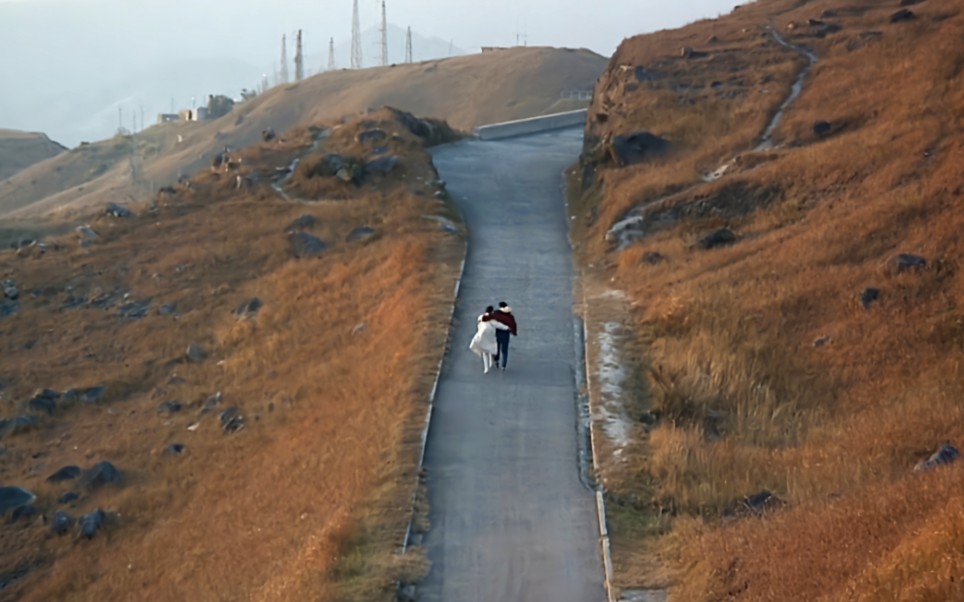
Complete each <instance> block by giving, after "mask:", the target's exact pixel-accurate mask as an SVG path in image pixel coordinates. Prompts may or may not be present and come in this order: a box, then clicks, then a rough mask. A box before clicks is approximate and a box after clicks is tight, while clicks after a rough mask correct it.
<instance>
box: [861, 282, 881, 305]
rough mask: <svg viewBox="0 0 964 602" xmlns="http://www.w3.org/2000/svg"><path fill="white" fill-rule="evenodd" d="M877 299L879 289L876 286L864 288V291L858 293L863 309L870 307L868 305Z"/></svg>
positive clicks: (878, 297)
mask: <svg viewBox="0 0 964 602" xmlns="http://www.w3.org/2000/svg"><path fill="white" fill-rule="evenodd" d="M878 299H880V289H878V288H872V287H870V288H865V289H864V292H862V293H860V304H861V305H863V306H864V309H870V306H871V305H873V304H874V302H876V301H877V300H878Z"/></svg>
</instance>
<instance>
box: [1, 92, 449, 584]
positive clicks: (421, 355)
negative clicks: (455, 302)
mask: <svg viewBox="0 0 964 602" xmlns="http://www.w3.org/2000/svg"><path fill="white" fill-rule="evenodd" d="M372 126H374V127H380V128H382V129H384V130H385V131H386V132H387V133H388V134H389V141H388V142H387V145H388V146H389V147H390V152H392V153H395V154H396V155H397V156H399V158H400V163H399V166H398V167H397V168H396V170H395V171H393V172H392V173H391V174H389V175H387V176H377V177H372V178H369V179H368V180H367V181H366V182H365V183H363V184H361V185H360V186H357V187H356V186H355V185H353V184H343V186H344V187H346V188H347V191H346V193H345V194H343V195H342V200H339V201H328V200H325V199H310V200H308V201H286V200H283V199H281V198H280V197H279V196H278V195H277V194H276V193H275V192H273V191H272V190H271V189H270V188H269V186H268V182H267V181H266V180H262V182H263V183H262V184H259V185H256V186H254V187H251V188H248V189H245V190H244V191H243V192H242V193H238V192H236V191H235V190H234V187H235V179H234V177H233V174H227V175H224V174H213V173H206V172H202V173H200V174H198V175H197V176H195V177H194V178H193V180H192V184H191V187H190V189H181V190H179V191H178V192H177V194H175V195H173V196H163V197H161V198H160V199H159V202H158V205H157V207H156V208H155V209H153V210H144V212H143V213H142V214H141V215H140V216H138V217H135V218H132V219H129V220H115V219H112V218H108V217H106V216H104V217H99V218H97V219H96V220H95V221H93V222H92V226H93V227H94V228H95V229H97V230H98V231H99V233H100V235H101V237H102V240H101V241H99V242H95V243H94V244H93V245H91V246H90V247H88V248H78V247H77V244H76V241H75V240H73V239H71V238H64V239H62V240H60V241H59V243H58V242H56V241H50V242H51V250H50V251H48V252H47V253H46V254H45V255H43V256H40V257H37V256H33V257H29V258H18V257H16V256H15V255H14V254H13V253H12V252H11V251H8V252H6V253H4V254H2V255H0V277H3V278H7V277H13V278H14V279H16V281H17V283H18V285H19V286H20V289H21V290H22V291H23V293H24V295H23V302H22V309H21V312H20V313H19V314H18V315H15V316H12V317H7V318H4V319H2V320H0V355H2V357H3V363H2V368H0V382H2V383H3V384H4V386H5V387H4V389H3V397H2V408H3V409H2V413H3V414H2V415H3V416H4V417H6V416H8V415H15V414H20V413H22V412H23V411H24V408H23V404H24V402H25V400H26V399H29V397H30V395H31V394H32V392H33V391H34V389H36V388H38V387H51V388H55V389H61V390H62V389H66V388H68V387H78V386H92V385H98V384H101V385H105V386H106V394H105V397H104V399H103V400H102V401H101V402H100V403H97V404H75V405H73V406H72V407H70V406H64V407H62V408H60V409H58V410H57V412H56V413H55V414H54V415H53V416H50V417H45V418H44V419H43V421H42V424H41V425H40V427H39V428H37V429H35V430H34V431H32V432H28V433H23V434H19V435H13V436H10V437H8V438H6V439H5V440H4V441H3V442H2V445H3V447H4V448H5V451H4V452H3V454H2V455H0V482H2V483H3V484H5V485H6V484H17V485H21V486H24V487H27V488H28V489H30V490H32V491H34V492H36V493H37V496H38V503H37V506H38V509H39V510H40V511H41V512H42V513H43V515H44V516H45V517H46V519H47V520H49V518H50V517H51V516H52V514H53V512H54V511H55V510H57V509H59V508H65V509H67V510H68V511H69V512H71V513H73V514H75V515H76V514H79V513H82V512H89V511H91V510H93V509H94V508H96V507H102V508H104V509H105V510H108V511H112V512H117V513H119V515H120V516H119V518H118V519H117V521H116V524H115V525H113V526H111V527H110V528H109V529H108V530H107V532H106V533H105V534H103V535H101V536H98V537H97V538H95V539H94V540H92V541H86V540H78V539H77V537H76V536H75V535H74V533H73V532H71V534H70V535H66V536H63V537H56V536H54V535H51V534H49V532H48V527H47V526H46V525H45V522H44V521H43V520H41V519H40V518H37V519H35V520H33V521H30V522H29V523H26V524H25V523H19V524H16V525H11V526H6V525H5V526H4V527H3V529H0V567H2V568H0V572H2V573H3V574H7V573H9V572H14V571H16V570H18V569H21V568H23V569H25V570H26V574H25V575H23V576H22V577H20V578H19V579H17V580H15V581H14V582H13V583H12V584H11V585H10V586H9V587H7V588H6V589H4V590H3V591H2V593H0V598H2V599H18V600H51V599H61V600H93V599H96V600H119V599H132V598H143V599H151V600H214V599H231V600H238V599H248V600H281V599H298V600H303V599H313V600H342V599H344V600H357V599H366V600H375V599H390V597H391V594H390V591H391V589H392V587H393V585H394V581H395V579H397V578H399V577H403V576H404V575H405V574H406V573H410V572H411V568H410V566H409V565H410V564H411V562H410V561H409V562H406V563H403V564H399V563H398V562H397V559H396V558H395V553H396V551H397V550H398V548H399V546H400V544H401V538H402V535H403V534H404V531H405V528H406V524H407V520H408V517H409V514H410V511H411V507H410V500H411V495H412V491H413V487H414V486H415V474H414V467H415V463H416V462H417V458H418V448H419V438H418V437H419V433H420V425H421V424H422V423H423V421H424V412H425V405H424V403H425V399H426V397H427V394H428V389H429V388H430V385H431V378H432V374H433V371H434V369H435V367H436V366H437V362H438V359H439V357H440V354H441V353H442V352H443V348H444V341H445V338H446V332H445V330H444V328H442V326H444V323H441V322H439V319H438V316H439V315H445V311H446V308H447V306H448V305H449V304H450V303H451V298H450V295H451V290H452V283H453V281H454V277H455V269H456V267H455V266H456V265H457V263H458V258H459V257H460V256H461V253H462V250H463V243H462V241H461V240H460V239H459V237H455V236H451V235H449V234H445V233H443V232H442V231H441V229H440V228H439V227H438V224H437V223H436V222H434V221H431V220H427V219H424V217H423V216H424V215H426V214H444V213H445V211H446V207H445V204H444V203H443V202H442V201H441V200H439V199H437V198H435V197H434V192H435V191H436V188H435V187H434V185H432V184H431V182H432V181H433V180H434V178H435V172H434V169H433V167H432V166H431V163H430V159H429V157H428V156H427V154H426V153H425V151H424V150H423V149H422V148H421V146H420V144H419V143H418V140H417V139H416V138H415V137H414V136H412V135H411V134H410V133H408V131H407V130H406V129H405V128H404V127H403V126H402V125H401V124H400V123H399V122H398V121H397V120H396V118H395V117H394V115H393V114H392V113H389V112H387V111H383V112H379V113H376V114H373V115H370V116H368V118H367V120H366V123H365V124H361V123H359V121H357V120H356V121H353V122H350V123H348V124H347V125H344V126H338V128H337V129H336V130H334V131H333V132H332V133H331V136H330V137H329V138H327V140H325V141H324V142H323V143H321V144H320V145H319V146H318V147H317V148H315V140H316V138H317V130H302V131H300V132H298V131H296V132H292V133H289V135H288V136H287V138H286V142H285V143H281V144H278V143H276V144H273V145H261V146H259V147H256V148H251V149H246V150H245V151H244V152H243V155H244V156H245V158H246V159H247V161H246V162H245V163H246V165H247V166H248V167H247V169H248V170H252V169H254V168H260V169H264V170H266V171H265V173H268V172H270V171H272V170H273V168H274V164H275V162H277V161H283V162H284V163H285V164H286V163H288V162H290V161H291V160H292V158H294V157H295V156H305V157H306V158H310V157H312V156H313V154H327V153H330V152H346V151H350V150H352V149H353V148H356V147H355V146H354V136H355V134H357V132H359V131H361V130H362V129H364V128H368V127H372ZM393 134H397V137H395V136H392V135H393ZM312 149H314V150H312ZM304 214H309V215H311V216H314V217H315V218H316V220H317V225H316V226H315V227H313V228H309V229H308V231H310V232H312V233H313V234H315V235H317V236H318V237H320V238H321V239H323V240H324V241H326V242H327V243H328V244H329V245H330V246H329V248H328V249H327V250H325V251H324V253H323V254H322V255H321V256H320V257H317V258H304V259H295V258H294V257H293V256H292V253H291V251H290V249H289V247H288V242H287V240H286V229H287V227H288V225H289V224H290V223H291V222H292V221H293V220H294V219H295V218H298V217H299V216H301V215H304ZM363 225H367V226H370V227H372V228H374V229H376V231H377V233H376V234H375V235H374V236H373V237H371V238H369V239H367V240H365V241H356V242H348V241H346V237H347V235H348V234H349V233H350V232H352V231H353V230H354V229H355V228H358V227H360V226H363ZM118 289H121V290H126V291H129V292H130V294H131V297H132V298H133V299H137V300H142V299H145V298H150V299H152V300H153V303H152V311H151V313H150V315H149V316H148V317H146V318H143V319H141V320H124V319H122V318H120V317H118V315H117V314H116V308H115V309H114V310H111V311H104V310H100V309H94V308H87V307H80V308H75V309H60V308H61V307H62V306H63V304H64V302H65V301H66V300H67V299H68V298H70V297H76V296H81V295H83V296H86V297H87V298H95V297H96V296H97V295H98V294H100V293H102V292H109V291H114V290H118ZM255 296H256V297H258V298H260V299H261V301H262V302H263V304H264V305H263V307H262V309H261V310H260V311H259V312H258V314H257V315H256V316H254V317H252V318H248V319H240V318H238V317H236V316H235V315H234V313H233V312H234V310H235V309H236V308H237V307H238V306H239V305H240V304H242V302H244V301H246V300H247V299H249V298H251V297H255ZM166 303H173V304H175V305H176V309H177V312H178V314H179V315H178V317H177V318H176V319H175V318H172V317H165V316H162V315H159V314H158V313H157V309H158V308H159V307H160V306H161V305H162V304H166ZM400 333H401V334H400ZM192 343H195V344H199V345H201V346H202V347H203V348H204V349H205V350H206V351H207V353H208V358H207V359H206V360H205V361H203V362H201V363H191V362H189V361H186V360H185V359H184V352H185V349H186V348H187V346H188V345H189V344H192ZM217 391H220V392H221V393H222V394H223V400H222V401H221V402H220V404H219V405H218V406H217V407H216V409H215V410H214V412H212V413H209V414H206V415H201V413H200V412H201V408H202V407H203V402H204V400H205V399H207V398H208V397H209V396H211V395H212V394H214V393H215V392H217ZM165 400H178V401H180V402H181V403H182V404H184V406H185V408H184V410H182V411H181V412H179V413H175V414H173V415H172V416H163V415H159V414H158V413H157V408H158V406H159V404H160V403H161V402H163V401H165ZM235 405H236V406H238V407H239V408H240V411H241V412H242V413H243V415H244V417H245V420H246V427H245V428H244V430H242V431H240V432H239V433H236V434H226V433H224V432H222V430H221V429H220V428H219V424H218V412H220V411H222V410H224V409H226V408H228V407H230V406H235ZM193 423H199V428H197V430H196V432H192V431H190V430H188V429H187V427H188V426H189V425H192V424H193ZM174 442H180V443H184V444H186V445H187V451H186V453H185V454H184V455H183V456H182V457H168V456H165V455H164V454H163V450H164V449H165V447H166V446H167V445H168V444H171V443H174ZM101 459H108V460H110V461H111V462H114V463H115V464H116V465H117V466H118V468H119V469H120V470H121V471H123V473H124V475H125V479H124V483H123V484H122V485H121V486H119V487H110V486H109V487H106V488H104V489H102V490H99V491H94V492H91V493H88V492H86V491H82V492H81V494H82V497H81V499H80V500H79V502H76V503H75V504H71V505H68V506H61V505H59V504H58V503H57V502H56V500H57V498H58V497H59V496H60V495H61V494H62V493H63V492H64V491H66V490H67V489H68V488H70V486H71V485H70V484H69V483H67V484H61V485H54V484H50V483H47V482H46V481H45V479H46V477H47V476H48V475H49V474H51V473H53V472H54V471H55V470H56V469H57V468H59V467H61V466H63V465H66V464H79V465H81V466H89V465H91V464H93V463H94V462H97V461H99V460H101ZM362 543H363V544H364V545H365V550H364V553H363V554H361V553H359V552H358V550H356V549H355V547H356V546H359V545H361V544H362ZM346 556H349V557H350V558H351V561H346V560H345V557H346ZM415 566H416V567H417V566H418V563H417V562H416V563H415Z"/></svg>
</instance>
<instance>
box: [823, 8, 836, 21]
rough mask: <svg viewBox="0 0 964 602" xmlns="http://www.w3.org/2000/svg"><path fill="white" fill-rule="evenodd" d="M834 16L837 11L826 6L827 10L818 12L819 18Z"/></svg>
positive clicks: (831, 17)
mask: <svg viewBox="0 0 964 602" xmlns="http://www.w3.org/2000/svg"><path fill="white" fill-rule="evenodd" d="M836 16H837V11H835V10H832V9H829V8H828V9H827V10H825V11H823V12H822V13H820V18H821V19H833V18H834V17H836Z"/></svg>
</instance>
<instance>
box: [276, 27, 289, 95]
mask: <svg viewBox="0 0 964 602" xmlns="http://www.w3.org/2000/svg"><path fill="white" fill-rule="evenodd" d="M278 78H279V79H278V83H279V84H287V83H288V37H287V36H285V35H282V36H281V73H280V75H279V76H278Z"/></svg>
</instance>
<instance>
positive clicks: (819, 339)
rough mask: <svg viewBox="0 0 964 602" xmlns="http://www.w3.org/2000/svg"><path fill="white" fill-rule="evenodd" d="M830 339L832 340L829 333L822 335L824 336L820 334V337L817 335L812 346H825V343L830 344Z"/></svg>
mask: <svg viewBox="0 0 964 602" xmlns="http://www.w3.org/2000/svg"><path fill="white" fill-rule="evenodd" d="M831 340H833V339H832V338H831V337H830V335H824V336H822V337H817V338H816V339H814V341H813V346H814V347H816V348H818V349H819V348H820V347H826V346H827V345H829V344H830V341H831Z"/></svg>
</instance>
